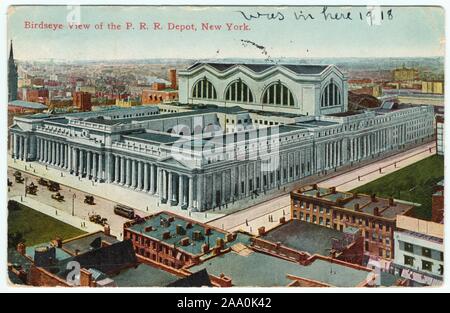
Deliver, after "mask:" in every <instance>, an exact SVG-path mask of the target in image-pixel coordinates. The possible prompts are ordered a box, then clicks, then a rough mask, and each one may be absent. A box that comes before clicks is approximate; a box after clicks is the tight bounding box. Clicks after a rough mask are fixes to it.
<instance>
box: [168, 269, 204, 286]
mask: <svg viewBox="0 0 450 313" xmlns="http://www.w3.org/2000/svg"><path fill="white" fill-rule="evenodd" d="M166 287H212V284H211V280H210V279H209V275H208V271H207V270H206V269H202V270H200V271H198V272H196V273H193V274H192V275H190V276H188V277H185V278H182V279H179V280H177V281H174V282H173V283H170V284H168V285H167V286H166Z"/></svg>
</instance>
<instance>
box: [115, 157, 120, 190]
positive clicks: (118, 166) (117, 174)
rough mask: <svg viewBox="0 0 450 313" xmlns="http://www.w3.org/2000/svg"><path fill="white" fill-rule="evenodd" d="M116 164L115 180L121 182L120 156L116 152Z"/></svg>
mask: <svg viewBox="0 0 450 313" xmlns="http://www.w3.org/2000/svg"><path fill="white" fill-rule="evenodd" d="M114 161H115V164H114V182H115V183H119V182H120V157H119V156H118V155H117V154H116V155H115V160H114Z"/></svg>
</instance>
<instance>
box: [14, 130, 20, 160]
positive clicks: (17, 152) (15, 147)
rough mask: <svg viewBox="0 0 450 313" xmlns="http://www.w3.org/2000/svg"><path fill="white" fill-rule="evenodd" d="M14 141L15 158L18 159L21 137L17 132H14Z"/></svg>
mask: <svg viewBox="0 0 450 313" xmlns="http://www.w3.org/2000/svg"><path fill="white" fill-rule="evenodd" d="M13 138H14V143H13V158H14V159H15V160H17V157H18V154H19V138H18V136H17V134H13Z"/></svg>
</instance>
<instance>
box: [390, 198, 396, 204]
mask: <svg viewBox="0 0 450 313" xmlns="http://www.w3.org/2000/svg"><path fill="white" fill-rule="evenodd" d="M394 205H395V203H394V198H392V197H390V198H389V206H394Z"/></svg>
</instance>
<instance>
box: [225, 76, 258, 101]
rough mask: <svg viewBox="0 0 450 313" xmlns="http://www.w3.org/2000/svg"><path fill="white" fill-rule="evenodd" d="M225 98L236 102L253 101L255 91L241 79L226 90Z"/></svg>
mask: <svg viewBox="0 0 450 313" xmlns="http://www.w3.org/2000/svg"><path fill="white" fill-rule="evenodd" d="M225 100H227V101H235V102H253V93H252V91H251V90H250V88H248V86H247V84H245V83H244V82H243V81H242V80H241V79H239V80H237V81H234V82H232V83H231V84H230V85H229V86H228V88H227V91H226V92H225Z"/></svg>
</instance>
